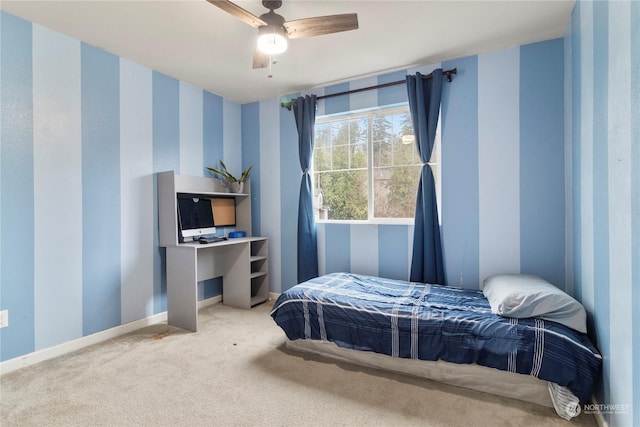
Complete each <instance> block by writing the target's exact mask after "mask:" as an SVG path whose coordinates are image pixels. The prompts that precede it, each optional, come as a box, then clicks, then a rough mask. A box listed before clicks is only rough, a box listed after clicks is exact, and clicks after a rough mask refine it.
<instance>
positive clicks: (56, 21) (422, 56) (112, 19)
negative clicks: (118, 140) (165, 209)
mask: <svg viewBox="0 0 640 427" xmlns="http://www.w3.org/2000/svg"><path fill="white" fill-rule="evenodd" d="M236 3H237V4H238V5H239V6H241V7H243V8H244V9H246V10H248V11H250V12H251V13H253V14H255V15H257V16H259V15H261V14H262V13H265V12H266V11H267V10H266V9H265V8H264V7H263V6H262V4H261V2H260V1H242V0H240V1H237V2H236ZM573 4H574V0H570V1H569V0H552V1H541V0H532V1H524V0H522V1H520V0H518V1H514V0H512V1H479V0H475V1H454V0H447V1H426V0H413V1H383V0H355V1H336V0H324V1H313V0H284V2H283V6H282V7H281V8H280V9H278V10H277V12H278V13H279V14H280V15H282V16H284V17H285V19H286V20H295V19H301V18H308V17H312V16H321V15H334V14H341V13H352V12H356V13H357V14H358V20H359V25H360V28H359V29H357V30H354V31H348V32H343V33H337V34H330V35H324V36H318V37H311V38H304V39H295V40H290V42H289V49H288V50H287V52H285V53H284V54H282V55H280V56H279V57H278V62H277V64H275V65H274V66H273V71H272V72H273V78H271V79H270V78H268V77H267V75H268V71H267V70H266V69H258V70H254V69H252V59H253V51H254V45H255V39H256V33H257V30H256V29H255V28H252V27H250V26H249V25H247V24H245V23H243V22H241V21H239V20H238V19H236V18H234V17H232V16H231V15H229V14H227V13H225V12H224V11H222V10H221V9H219V8H217V7H215V6H212V5H211V4H209V3H207V2H206V1H205V0H172V1H158V0H142V1H127V0H124V1H123V0H109V1H94V0H76V1H52V0H48V1H30V0H21V1H11V0H3V1H1V2H0V8H1V9H3V10H5V11H6V12H9V13H11V14H13V15H16V16H19V17H22V18H24V19H27V20H29V21H32V22H35V23H37V24H40V25H42V26H44V27H48V28H51V29H53V30H56V31H58V32H61V33H64V34H67V35H69V36H71V37H73V38H75V39H78V40H82V41H84V42H86V43H88V44H90V45H93V46H98V47H100V48H102V49H105V50H107V51H109V52H112V53H114V54H116V55H119V56H121V57H123V58H127V59H130V60H132V61H134V62H136V63H139V64H142V65H145V66H147V67H149V68H151V69H154V70H157V71H160V72H162V73H165V74H167V75H169V76H172V77H175V78H176V79H179V80H182V81H185V82H188V83H191V84H193V85H195V86H198V87H200V88H203V89H206V90H209V91H211V92H214V93H216V94H218V95H221V96H223V97H225V98H227V99H229V100H232V101H235V102H238V103H241V104H242V103H247V102H252V101H258V100H262V99H268V98H274V97H278V96H280V95H284V94H289V93H293V92H298V91H304V90H307V89H310V88H313V87H318V86H324V85H326V84H330V83H337V82H340V81H346V80H353V79H355V78H359V77H365V76H368V75H374V74H380V73H383V72H387V71H393V70H399V69H405V68H409V67H412V66H415V65H426V64H433V63H437V62H440V61H443V60H447V59H454V58H460V57H464V56H468V55H474V54H479V53H482V52H488V51H491V50H497V49H503V48H506V47H509V46H514V45H521V44H526V43H530V42H535V41H541V40H548V39H552V38H557V37H562V36H563V35H564V31H565V29H566V26H567V24H568V22H569V18H570V14H571V10H572V8H573Z"/></svg>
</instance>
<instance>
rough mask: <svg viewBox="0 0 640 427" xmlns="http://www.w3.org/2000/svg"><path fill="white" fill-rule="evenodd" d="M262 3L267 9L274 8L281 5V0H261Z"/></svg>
mask: <svg viewBox="0 0 640 427" xmlns="http://www.w3.org/2000/svg"><path fill="white" fill-rule="evenodd" d="M262 5H263V6H264V7H266V8H267V9H269V10H274V9H278V8H279V7H280V6H282V1H281V0H262Z"/></svg>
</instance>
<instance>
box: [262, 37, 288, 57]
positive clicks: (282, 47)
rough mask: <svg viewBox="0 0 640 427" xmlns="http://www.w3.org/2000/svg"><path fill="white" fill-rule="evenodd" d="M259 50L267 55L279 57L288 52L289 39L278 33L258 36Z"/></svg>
mask: <svg viewBox="0 0 640 427" xmlns="http://www.w3.org/2000/svg"><path fill="white" fill-rule="evenodd" d="M258 50H259V51H260V52H262V53H264V54H267V55H279V54H281V53H283V52H284V51H286V50H287V38H286V37H284V36H283V35H282V34H278V33H265V34H261V35H259V36H258Z"/></svg>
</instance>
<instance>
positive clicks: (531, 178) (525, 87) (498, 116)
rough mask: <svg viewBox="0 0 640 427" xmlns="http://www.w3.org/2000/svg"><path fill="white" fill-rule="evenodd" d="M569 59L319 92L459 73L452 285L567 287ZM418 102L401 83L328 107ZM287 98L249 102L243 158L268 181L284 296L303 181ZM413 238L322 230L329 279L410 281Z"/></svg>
mask: <svg viewBox="0 0 640 427" xmlns="http://www.w3.org/2000/svg"><path fill="white" fill-rule="evenodd" d="M563 52H564V46H563V41H562V40H561V39H558V40H551V41H547V42H541V43H536V44H531V45H526V46H520V47H515V48H511V49H507V50H502V51H498V52H492V53H487V54H482V55H478V56H472V57H467V58H462V59H458V60H453V61H447V62H444V63H442V64H433V65H430V66H425V67H421V68H416V69H410V70H403V71H398V72H395V73H390V74H385V75H381V76H377V77H369V78H364V79H359V80H354V81H351V82H346V83H343V84H337V85H333V86H329V87H322V88H317V89H315V90H312V91H310V93H315V94H316V95H324V94H329V93H336V92H342V91H345V90H350V89H357V88H360V87H366V86H372V85H376V84H381V83H386V82H391V81H397V80H403V79H404V78H405V76H406V75H407V74H408V73H415V72H416V71H420V72H422V73H425V74H426V73H429V72H431V71H432V70H433V69H434V68H437V67H439V66H442V68H443V69H450V68H457V70H458V74H457V75H456V76H454V79H453V82H452V83H446V82H445V83H444V93H443V101H442V157H443V169H442V173H443V178H442V182H443V184H442V185H443V191H442V193H443V207H442V209H443V213H442V221H443V224H442V232H443V246H444V253H445V256H444V257H445V269H446V272H447V278H448V282H449V284H452V285H459V286H463V287H466V288H473V289H477V288H478V287H479V285H480V282H481V280H482V279H484V278H485V277H486V276H488V275H490V274H492V273H498V272H526V273H535V274H539V275H541V276H543V277H545V278H547V279H548V280H550V281H552V282H553V283H555V284H556V285H558V286H559V287H561V288H565V286H566V279H565V189H564V185H563V183H564V142H563V141H564V119H563V118H564V116H563V106H564V93H563V70H564V63H563ZM292 96H293V95H292ZM406 100H407V96H406V87H405V86H404V85H399V86H392V87H387V88H383V89H379V90H373V91H366V92H359V93H356V94H352V95H348V96H341V97H334V98H328V99H326V100H321V101H319V104H318V115H324V114H332V113H339V112H343V111H349V110H355V109H362V108H370V107H375V106H382V105H389V104H395V103H399V102H406ZM279 102H280V100H278V99H273V100H267V101H262V102H256V103H252V104H246V105H243V106H242V113H243V117H242V126H243V150H244V153H243V159H244V161H245V162H246V163H247V164H255V165H257V167H258V169H257V170H258V171H259V177H260V182H254V183H253V184H254V188H253V190H252V191H253V195H254V202H255V203H254V206H253V212H254V221H255V223H254V231H255V230H260V231H259V233H260V234H262V235H266V236H268V237H269V238H270V256H271V261H272V264H270V273H271V283H272V289H271V290H272V291H274V292H281V291H283V290H286V289H288V288H290V287H291V286H293V285H294V284H295V283H296V264H295V262H296V238H295V235H296V224H297V209H298V192H299V183H300V177H301V171H300V165H299V160H298V148H297V133H296V128H295V122H294V119H293V115H292V113H291V112H290V111H288V110H286V109H283V108H280V106H279ZM251 156H253V157H251ZM249 158H251V161H249V160H248V159H249ZM257 186H259V187H257ZM257 211H260V216H259V217H258V216H257V215H255V213H256V212H257ZM412 235H413V225H389V224H353V223H351V224H350V223H338V224H336V223H320V224H318V245H319V258H320V272H321V273H325V272H332V271H351V272H358V273H365V274H374V275H381V276H385V277H392V278H399V279H407V278H408V275H409V274H408V272H409V267H410V262H411V260H410V257H411V252H412V244H413V242H412Z"/></svg>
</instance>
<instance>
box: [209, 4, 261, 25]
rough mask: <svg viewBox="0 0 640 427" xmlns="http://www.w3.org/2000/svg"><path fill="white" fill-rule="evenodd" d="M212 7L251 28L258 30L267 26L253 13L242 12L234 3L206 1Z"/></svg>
mask: <svg viewBox="0 0 640 427" xmlns="http://www.w3.org/2000/svg"><path fill="white" fill-rule="evenodd" d="M207 1H208V2H209V3H211V4H212V5H214V6H217V7H219V8H220V9H222V10H224V11H225V12H227V13H228V14H230V15H233V16H235V17H236V18H238V19H239V20H241V21H242V22H244V23H245V24H249V25H251V26H252V27H255V28H258V27H261V26H263V25H267V23H266V22H264V21H263V20H262V19H260V18H258V17H257V16H255V15H254V14H253V13H251V12H249V11H247V10H244V9H243V8H241V7H240V6H238V5H237V4H235V3H231V2H230V1H229V0H207Z"/></svg>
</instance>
